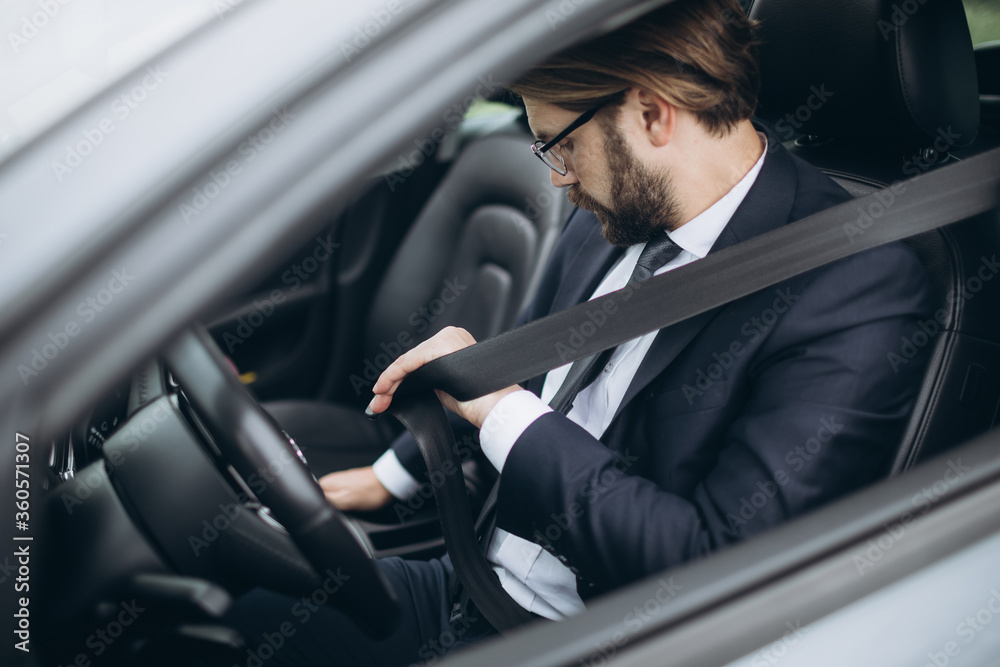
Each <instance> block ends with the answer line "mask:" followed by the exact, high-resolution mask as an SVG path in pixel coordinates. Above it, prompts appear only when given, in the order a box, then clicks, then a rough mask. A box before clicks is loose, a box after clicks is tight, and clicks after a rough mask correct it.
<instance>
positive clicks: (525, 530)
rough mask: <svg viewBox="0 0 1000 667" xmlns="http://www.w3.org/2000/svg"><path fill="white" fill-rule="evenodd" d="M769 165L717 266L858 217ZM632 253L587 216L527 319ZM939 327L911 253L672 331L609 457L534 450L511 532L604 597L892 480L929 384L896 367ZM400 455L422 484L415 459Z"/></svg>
mask: <svg viewBox="0 0 1000 667" xmlns="http://www.w3.org/2000/svg"><path fill="white" fill-rule="evenodd" d="M769 151H770V152H769V155H768V156H767V157H766V159H765V161H764V165H763V168H762V169H761V172H760V173H759V175H758V177H757V180H756V182H755V183H754V185H753V187H752V188H751V189H750V191H749V193H748V194H747V196H746V198H745V199H744V201H743V203H742V204H741V205H740V207H739V208H738V209H737V211H736V213H735V214H734V215H733V217H732V219H731V220H730V222H729V224H728V225H727V226H726V228H725V229H724V230H723V232H722V234H721V236H720V237H719V239H718V241H717V242H716V243H715V245H714V246H713V248H712V252H715V251H717V250H720V249H722V248H726V247H728V246H731V245H733V244H735V243H738V242H740V241H741V240H744V239H747V238H750V237H752V236H756V235H758V234H762V233H764V232H766V231H769V230H771V229H774V228H776V227H778V226H780V225H784V224H788V223H790V222H792V221H794V220H797V219H800V218H803V217H806V216H808V215H810V214H812V213H815V212H817V211H819V210H822V209H824V208H827V207H829V206H832V205H834V204H838V203H840V202H843V201H845V200H848V199H850V196H849V195H848V194H847V193H846V192H845V191H844V190H843V189H841V188H840V187H839V186H837V185H836V184H835V183H834V182H833V181H831V180H830V179H829V178H827V177H826V176H825V175H823V174H822V173H820V172H819V171H817V170H816V169H814V168H813V167H811V166H809V165H808V164H806V163H805V162H803V161H802V160H800V159H798V158H796V157H793V156H792V155H790V154H789V153H788V152H787V151H786V150H785V149H784V148H783V147H782V146H781V144H780V143H779V142H778V141H777V140H776V139H774V138H773V137H772V138H771V139H770V149H769ZM621 253H622V250H621V249H618V248H615V247H613V246H611V245H610V244H608V243H607V242H606V241H605V240H604V238H603V237H602V236H601V233H600V224H599V223H598V221H597V220H596V218H595V217H594V216H593V214H591V213H589V212H586V211H582V210H579V211H576V212H575V213H574V215H573V216H572V217H571V218H570V220H569V222H568V224H567V226H566V229H565V231H564V233H563V236H562V238H561V239H560V242H559V244H558V246H557V248H556V250H555V251H554V253H553V256H552V258H551V260H550V262H549V265H548V267H547V269H546V272H545V275H544V277H543V280H542V282H541V284H540V286H539V289H538V292H537V294H536V296H535V297H534V300H533V302H532V304H531V305H530V306H529V308H528V311H527V312H526V313H525V314H523V315H522V319H523V320H531V319H536V318H538V317H543V316H545V315H547V314H549V313H552V312H555V311H558V310H562V309H564V308H567V307H569V306H572V305H574V304H577V303H579V302H581V301H583V300H585V299H587V298H588V297H589V296H590V294H591V293H592V292H593V291H594V290H595V289H596V287H597V285H598V283H599V282H600V281H601V279H602V278H603V277H604V275H605V273H606V272H607V271H608V269H610V268H611V266H612V265H613V264H614V263H615V261H616V260H617V259H618V257H620V256H621ZM931 311H932V308H931V305H930V298H929V290H928V286H927V280H926V274H925V272H924V270H923V268H922V267H921V265H920V263H919V261H918V260H917V258H916V256H915V255H914V254H913V253H912V251H910V250H909V248H908V247H907V246H906V245H905V244H902V243H895V244H891V245H887V246H883V247H880V248H877V249H874V250H869V251H866V252H863V253H859V254H857V255H854V256H852V257H848V258H845V259H843V260H840V261H838V262H835V263H833V264H831V265H828V266H826V267H823V268H820V269H817V270H814V271H811V272H809V273H806V274H803V275H801V276H798V277H796V278H794V279H792V280H789V281H788V282H787V283H784V284H782V285H780V286H778V287H775V288H770V289H766V290H764V291H762V292H758V293H756V294H753V295H750V296H748V297H745V298H743V299H740V300H738V301H735V302H733V303H730V304H729V305H727V306H724V307H720V308H717V309H715V310H713V311H710V312H707V313H704V314H703V315H700V316H697V317H694V318H692V319H689V320H687V321H685V322H682V323H679V324H677V325H675V326H673V327H669V328H667V329H663V330H661V331H660V332H659V334H658V335H657V337H656V339H655V341H654V343H653V345H652V347H651V348H650V350H649V352H648V353H647V355H646V357H645V358H644V360H643V362H642V364H641V366H640V367H639V370H638V372H637V373H636V376H635V377H634V379H633V380H632V383H631V385H630V386H629V389H628V391H627V393H626V395H625V398H624V400H623V401H622V405H621V407H620V408H619V410H618V412H617V414H616V416H615V418H614V420H613V421H612V422H611V425H610V426H609V427H608V429H607V431H606V432H605V433H604V435H603V436H602V437H601V439H600V440H597V439H595V438H593V437H592V436H591V435H589V434H588V433H587V432H586V431H584V430H583V429H582V428H581V427H579V426H577V425H576V424H575V423H573V422H571V421H570V420H569V419H567V418H566V417H565V416H563V415H561V414H555V413H553V414H548V415H545V416H543V417H541V418H540V419H538V420H537V421H536V422H534V423H533V424H532V425H531V426H530V427H529V428H528V429H527V430H526V431H525V432H524V434H523V435H522V436H521V437H520V438H519V440H518V441H517V442H516V444H515V445H514V447H513V449H512V450H511V452H510V455H509V457H508V459H507V462H506V464H505V467H504V470H503V474H502V475H501V483H500V489H499V496H498V501H497V511H498V513H497V525H498V526H499V527H501V528H503V529H505V530H507V531H509V532H511V533H513V534H515V535H519V536H521V537H524V538H526V539H529V540H533V541H535V542H538V543H540V544H542V545H543V546H545V547H546V548H547V549H549V550H550V551H552V552H553V553H556V554H557V555H559V556H560V558H561V559H562V560H564V562H567V563H568V564H569V565H570V566H571V567H573V568H574V570H576V571H577V572H578V574H580V575H581V580H582V581H583V582H586V583H585V585H581V586H580V592H581V594H582V595H583V596H584V597H590V596H591V595H593V594H596V593H600V592H602V591H604V590H607V589H610V588H614V587H617V586H620V585H622V584H625V583H628V582H631V581H634V580H637V579H639V578H642V577H644V576H646V575H649V574H652V573H654V572H658V571H661V570H663V569H665V568H668V567H670V566H673V565H676V564H679V563H682V562H684V561H687V560H689V559H692V558H694V557H697V556H700V555H702V554H705V553H707V552H709V551H711V550H713V549H716V548H719V547H722V546H724V545H728V544H730V543H733V542H735V541H737V540H739V539H741V538H743V537H745V536H748V535H752V534H754V533H758V532H760V531H762V530H764V529H765V528H768V527H770V526H773V525H776V524H778V523H780V522H782V521H785V520H786V519H788V518H789V517H792V516H795V515H797V514H801V513H803V512H804V511H806V510H808V509H810V508H812V507H816V506H817V505H820V504H821V503H825V502H827V501H830V500H832V499H834V498H837V497H838V496H842V495H844V494H845V493H847V492H849V491H851V490H852V489H856V488H858V487H860V486H862V485H863V484H865V483H867V482H870V481H871V480H873V479H874V478H875V477H876V476H878V475H880V474H882V473H883V472H884V471H885V470H886V469H887V461H888V457H889V455H890V453H891V452H892V450H893V449H894V447H895V445H896V443H897V442H898V439H899V437H900V434H901V430H902V428H903V426H904V423H905V420H906V418H907V416H908V414H909V412H910V410H911V408H912V406H913V402H914V397H915V395H916V391H917V387H918V386H919V383H920V380H921V378H922V375H923V370H924V364H923V363H921V361H923V359H915V360H914V361H913V362H912V363H908V364H905V365H902V366H901V367H899V368H898V372H897V371H896V370H894V368H893V367H892V365H891V364H890V363H889V361H888V358H887V355H888V354H889V353H890V352H893V351H897V352H898V348H899V346H900V344H901V342H900V339H901V337H904V336H908V335H909V334H911V333H912V332H913V331H914V330H916V322H917V319H918V318H921V317H928V316H929V315H930V313H931ZM543 380H544V378H541V377H539V378H536V379H534V380H532V381H531V382H529V383H528V385H527V388H528V389H530V390H531V391H533V392H535V393H536V394H539V393H540V392H541V388H542V384H543ZM396 451H397V455H398V456H400V458H401V460H402V461H403V463H404V465H406V466H407V468H408V469H410V470H411V471H418V470H420V468H421V463H420V458H419V453H416V448H415V447H414V446H412V445H411V444H410V443H409V442H407V443H405V444H403V443H401V444H399V445H398V446H397V447H396Z"/></svg>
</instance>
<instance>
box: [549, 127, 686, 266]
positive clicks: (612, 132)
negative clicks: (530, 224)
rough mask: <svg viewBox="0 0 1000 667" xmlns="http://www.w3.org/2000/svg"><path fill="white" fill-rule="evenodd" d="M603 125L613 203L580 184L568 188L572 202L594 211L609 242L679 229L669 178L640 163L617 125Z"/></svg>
mask: <svg viewBox="0 0 1000 667" xmlns="http://www.w3.org/2000/svg"><path fill="white" fill-rule="evenodd" d="M601 125H602V127H603V128H604V151H605V153H606V154H607V156H608V168H609V170H610V173H611V206H610V207H608V206H605V205H604V204H602V203H601V202H599V201H597V200H596V199H594V198H593V197H592V196H591V195H589V194H587V193H586V192H585V191H583V190H582V189H581V188H580V186H579V184H577V185H572V186H570V188H569V190H568V191H567V193H566V196H567V197H568V198H569V200H570V202H571V203H572V204H573V205H574V206H579V207H580V208H583V209H586V210H588V211H593V212H594V214H595V215H596V216H597V219H598V220H600V222H601V233H602V234H603V235H604V238H605V239H607V241H608V243H611V244H613V245H616V246H620V247H623V248H626V247H628V246H631V245H635V244H637V243H645V242H646V241H648V240H649V239H651V238H653V235H654V234H656V233H657V232H658V231H660V230H662V229H666V230H669V231H672V230H674V229H677V227H679V226H680V222H681V221H680V216H679V213H678V206H677V198H676V196H675V193H674V189H673V185H672V184H671V183H670V181H669V179H668V178H667V177H666V176H665V175H663V174H655V173H653V172H652V171H651V170H650V169H649V168H648V167H646V166H645V165H643V164H641V163H640V162H639V160H638V159H637V158H636V157H635V154H634V153H633V152H632V151H631V149H630V148H629V146H628V144H627V143H625V138H624V137H623V136H622V135H621V133H620V132H618V129H617V128H616V127H614V126H613V125H611V124H610V123H608V124H605V123H601Z"/></svg>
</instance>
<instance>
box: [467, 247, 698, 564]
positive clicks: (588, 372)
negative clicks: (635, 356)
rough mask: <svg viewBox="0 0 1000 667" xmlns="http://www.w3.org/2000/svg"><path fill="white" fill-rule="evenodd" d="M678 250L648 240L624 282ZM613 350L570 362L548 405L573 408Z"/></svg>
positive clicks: (491, 505)
mask: <svg viewBox="0 0 1000 667" xmlns="http://www.w3.org/2000/svg"><path fill="white" fill-rule="evenodd" d="M680 252H681V248H680V247H679V246H678V245H677V244H676V243H674V242H673V241H671V240H670V237H669V236H667V235H666V233H663V234H661V235H659V236H657V237H655V238H653V239H651V240H650V241H649V242H648V243H646V247H645V248H643V249H642V253H640V255H639V259H638V261H637V262H636V264H635V268H634V269H633V270H632V275H631V276H629V279H628V283H626V285H634V284H635V283H638V282H642V281H643V280H647V279H649V278H651V277H652V276H653V274H654V273H656V270H657V269H659V268H660V267H661V266H663V265H664V264H666V263H667V262H669V261H670V260H672V259H673V258H674V257H677V255H679V254H680ZM616 349H618V348H617V347H613V348H611V349H610V350H604V351H603V352H600V353H598V354H594V355H591V356H589V357H585V358H583V359H579V360H577V361H575V362H573V365H572V366H570V369H569V374H568V375H567V376H566V379H565V380H563V383H562V385H561V386H560V387H559V391H557V392H556V395H555V396H553V397H552V400H551V401H549V407H551V408H552V409H553V410H555V411H557V412H561V413H563V414H566V413H568V412H569V411H570V408H572V407H573V401H574V400H575V399H576V395H577V394H579V393H580V392H581V391H583V390H584V389H585V388H586V387H588V386H589V385H590V384H591V383H592V382H593V381H594V380H596V379H597V376H598V375H600V372H601V369H602V368H604V366H606V365H607V363H608V361H609V360H610V359H611V355H613V354H614V353H615V350H616ZM499 488H500V480H499V479H497V481H496V482H495V483H494V485H493V488H492V489H490V493H489V495H488V496H487V497H486V502H485V503H483V509H482V511H481V512H480V513H479V518H478V519H477V520H476V525H475V529H476V535H478V536H479V537H480V538H483V537H485V538H486V539H483V540H482V545H483V549H484V550H485V549H488V548H489V543H490V540H491V539H492V533H493V529H494V527H495V526H496V512H495V510H496V502H497V491H498V489H499Z"/></svg>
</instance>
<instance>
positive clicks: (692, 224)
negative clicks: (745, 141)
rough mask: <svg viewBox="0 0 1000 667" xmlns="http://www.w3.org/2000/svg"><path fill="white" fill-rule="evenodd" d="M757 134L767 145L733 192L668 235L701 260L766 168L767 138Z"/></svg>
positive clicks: (734, 187)
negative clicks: (758, 175) (762, 169)
mask: <svg viewBox="0 0 1000 667" xmlns="http://www.w3.org/2000/svg"><path fill="white" fill-rule="evenodd" d="M757 135H758V136H759V137H760V139H761V142H763V144H764V150H763V151H762V152H761V154H760V157H759V158H758V159H757V162H756V163H755V164H754V166H753V167H751V168H750V171H748V172H747V173H746V175H745V176H744V177H743V178H742V179H741V180H740V182H739V183H737V184H736V185H734V186H733V189H732V190H730V191H729V192H727V193H726V194H725V195H724V196H723V197H722V199H720V200H719V201H717V202H715V203H714V204H712V205H711V206H709V207H708V208H707V209H705V210H704V211H703V212H701V213H699V214H698V215H697V216H695V217H694V218H692V219H691V220H689V221H688V222H687V223H685V224H684V225H682V226H680V227H679V228H677V229H675V230H674V231H672V232H667V236H669V237H670V240H671V241H673V242H674V243H676V244H677V245H679V246H680V247H681V249H682V250H686V251H688V252H689V253H691V254H692V255H694V256H695V257H697V258H698V259H703V258H704V257H705V255H707V254H708V251H709V250H711V249H712V246H713V245H715V241H716V240H717V239H718V238H719V235H720V234H721V233H722V230H723V229H725V227H726V225H728V224H729V220H730V218H732V217H733V214H734V213H735V212H736V209H737V208H739V206H740V204H741V203H742V202H743V199H744V198H745V197H746V196H747V192H749V191H750V188H751V186H753V184H754V181H756V180H757V174H759V173H760V169H761V167H762V166H763V165H764V156H765V155H767V136H766V135H765V134H763V133H762V132H758V133H757Z"/></svg>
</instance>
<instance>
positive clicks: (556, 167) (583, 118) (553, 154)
mask: <svg viewBox="0 0 1000 667" xmlns="http://www.w3.org/2000/svg"><path fill="white" fill-rule="evenodd" d="M602 106H604V105H603V104H601V105H598V106H596V107H594V108H593V109H588V110H587V111H584V112H583V113H582V114H581V115H580V116H579V117H578V118H577V119H576V120H574V121H573V122H572V123H570V124H569V125H568V126H567V127H566V129H565V130H563V131H562V132H560V133H559V134H557V135H556V136H555V137H553V138H552V140H551V141H549V142H548V143H545V142H542V141H536V142H534V143H533V144H531V152H532V153H534V154H535V155H537V156H538V159H539V160H541V161H542V162H544V163H545V164H546V165H547V166H548V167H549V169H551V170H552V171H554V172H556V173H557V174H559V175H560V176H565V175H566V172H567V169H566V160H564V159H563V156H562V155H560V154H559V151H558V149H557V148H556V144H558V143H559V142H560V141H562V140H563V139H565V138H566V137H567V136H569V133H570V132H572V131H573V130H575V129H576V128H578V127H580V126H581V125H583V124H584V123H586V122H587V121H588V120H590V119H591V118H593V117H594V114H595V113H597V112H598V110H600V108H601V107H602Z"/></svg>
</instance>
